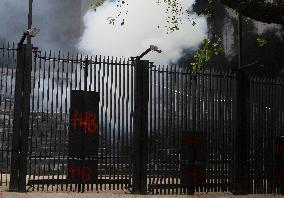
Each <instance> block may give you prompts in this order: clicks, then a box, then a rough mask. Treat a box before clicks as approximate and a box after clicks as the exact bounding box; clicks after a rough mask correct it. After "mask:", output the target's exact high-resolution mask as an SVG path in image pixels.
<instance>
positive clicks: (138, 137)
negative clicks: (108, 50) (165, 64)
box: [133, 59, 149, 195]
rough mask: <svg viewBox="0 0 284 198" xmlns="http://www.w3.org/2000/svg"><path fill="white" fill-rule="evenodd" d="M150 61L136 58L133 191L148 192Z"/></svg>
mask: <svg viewBox="0 0 284 198" xmlns="http://www.w3.org/2000/svg"><path fill="white" fill-rule="evenodd" d="M148 100H149V61H145V60H140V59H137V60H135V88H134V132H133V133H134V134H133V145H134V152H133V193H134V194H143V195H145V194H147V158H148V156H147V155H148V148H147V146H148Z"/></svg>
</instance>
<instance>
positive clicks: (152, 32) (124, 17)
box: [78, 0, 207, 64]
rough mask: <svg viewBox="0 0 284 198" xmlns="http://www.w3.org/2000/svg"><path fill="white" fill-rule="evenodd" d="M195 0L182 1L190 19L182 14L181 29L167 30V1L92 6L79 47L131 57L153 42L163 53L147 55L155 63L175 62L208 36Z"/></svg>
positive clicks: (95, 52) (204, 21) (97, 53)
mask: <svg viewBox="0 0 284 198" xmlns="http://www.w3.org/2000/svg"><path fill="white" fill-rule="evenodd" d="M118 2H119V1H118ZM194 2H195V1H194V0H181V1H180V3H181V6H182V8H183V9H188V10H189V13H190V15H189V19H188V15H187V14H186V13H184V15H182V16H180V17H181V19H182V21H181V23H180V24H179V28H180V29H179V30H177V31H174V32H169V33H168V34H167V32H168V31H167V27H166V26H168V25H169V24H168V23H167V21H166V19H167V16H168V15H167V14H166V13H165V11H166V9H167V5H165V3H163V2H162V3H161V4H160V5H158V4H157V1H155V0H131V1H127V2H125V3H124V4H125V5H124V6H121V7H120V6H119V4H118V3H117V2H116V1H110V0H109V1H106V2H105V3H104V4H103V5H101V6H100V7H98V8H97V9H96V11H94V10H93V9H90V10H89V11H88V12H87V13H86V15H85V17H84V25H85V30H84V32H83V35H82V37H81V39H80V42H79V44H78V48H79V50H80V51H82V52H83V53H85V54H92V55H104V56H116V57H131V56H138V55H140V54H141V53H142V52H143V51H145V50H146V49H147V48H148V47H149V46H150V45H157V46H158V47H159V48H160V49H161V50H162V51H163V53H162V54H157V53H155V52H152V53H149V54H148V55H146V56H145V59H149V60H150V61H153V62H154V63H155V64H170V63H174V62H176V61H178V59H179V58H181V56H182V51H183V50H184V49H193V50H194V49H196V48H197V47H198V46H199V44H200V43H201V42H202V40H203V39H204V38H206V36H207V23H206V18H205V17H203V16H197V15H196V14H194V13H193V12H192V11H191V8H192V5H193V4H194ZM108 17H113V18H114V19H115V21H114V25H113V24H109V23H108V20H107V19H108ZM193 23H194V24H195V23H196V24H195V25H194V24H193Z"/></svg>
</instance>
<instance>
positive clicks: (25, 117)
mask: <svg viewBox="0 0 284 198" xmlns="http://www.w3.org/2000/svg"><path fill="white" fill-rule="evenodd" d="M32 47H33V46H32V45H23V46H21V47H19V48H18V55H17V58H18V59H17V73H16V85H15V86H16V88H15V108H14V118H15V119H14V124H13V140H12V141H13V142H12V150H13V152H12V159H11V183H10V190H12V191H18V192H25V191H26V175H27V155H28V135H29V115H30V93H31V68H32Z"/></svg>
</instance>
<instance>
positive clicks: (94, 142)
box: [68, 91, 99, 158]
mask: <svg viewBox="0 0 284 198" xmlns="http://www.w3.org/2000/svg"><path fill="white" fill-rule="evenodd" d="M98 115H99V94H98V93H97V92H91V91H88V92H85V91H71V105H70V131H69V142H68V151H69V156H70V157H76V158H81V157H95V156H97V153H98V137H99V135H98V123H99V119H98V118H99V116H98Z"/></svg>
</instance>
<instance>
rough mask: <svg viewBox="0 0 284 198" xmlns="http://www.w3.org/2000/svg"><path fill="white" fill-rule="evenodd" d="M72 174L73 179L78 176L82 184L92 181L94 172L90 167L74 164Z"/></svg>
mask: <svg viewBox="0 0 284 198" xmlns="http://www.w3.org/2000/svg"><path fill="white" fill-rule="evenodd" d="M70 172H71V176H72V177H73V178H74V177H76V175H77V176H78V177H79V178H80V180H81V181H82V183H88V182H90V180H91V175H92V170H91V168H90V167H87V166H80V165H78V166H75V164H74V162H72V166H71V168H70Z"/></svg>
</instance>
